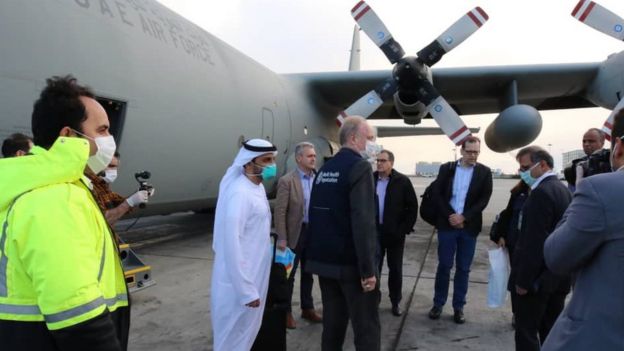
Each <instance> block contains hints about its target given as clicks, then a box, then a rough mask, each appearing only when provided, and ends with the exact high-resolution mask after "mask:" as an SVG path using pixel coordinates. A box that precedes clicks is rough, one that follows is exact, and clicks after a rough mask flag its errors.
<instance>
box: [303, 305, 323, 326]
mask: <svg viewBox="0 0 624 351" xmlns="http://www.w3.org/2000/svg"><path fill="white" fill-rule="evenodd" d="M301 318H303V319H307V320H309V321H310V322H312V323H321V322H322V321H323V317H321V316H320V315H319V314H318V313H316V311H315V310H314V309H313V308H309V309H305V310H301Z"/></svg>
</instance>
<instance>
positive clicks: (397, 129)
mask: <svg viewBox="0 0 624 351" xmlns="http://www.w3.org/2000/svg"><path fill="white" fill-rule="evenodd" d="M375 128H376V129H377V136H378V137H380V138H389V137H403V136H414V135H444V132H443V131H442V128H440V127H415V126H375ZM479 130H480V128H470V132H472V133H475V134H476V133H479Z"/></svg>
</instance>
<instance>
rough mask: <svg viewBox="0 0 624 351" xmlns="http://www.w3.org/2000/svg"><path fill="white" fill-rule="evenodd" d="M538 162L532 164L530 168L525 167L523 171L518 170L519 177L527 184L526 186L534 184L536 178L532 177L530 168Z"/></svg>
mask: <svg viewBox="0 0 624 351" xmlns="http://www.w3.org/2000/svg"><path fill="white" fill-rule="evenodd" d="M538 164H539V163H536V164H534V165H533V166H532V167H531V168H529V169H527V170H526V171H524V172H520V178H521V179H522V180H523V181H524V182H525V183H526V184H527V185H528V186H533V184H535V182H536V181H537V179H536V178H533V176H532V175H531V170H532V169H533V168H535V166H537V165H538Z"/></svg>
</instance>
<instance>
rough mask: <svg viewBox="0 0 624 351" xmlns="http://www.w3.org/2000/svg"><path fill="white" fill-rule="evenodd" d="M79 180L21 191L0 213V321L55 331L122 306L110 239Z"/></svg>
mask: <svg viewBox="0 0 624 351" xmlns="http://www.w3.org/2000/svg"><path fill="white" fill-rule="evenodd" d="M60 139H61V138H60ZM33 151H34V153H35V156H26V157H39V155H40V152H41V150H39V149H36V150H33ZM51 151H52V149H51ZM51 151H50V152H51ZM44 153H45V152H44ZM26 157H23V158H26ZM83 165H84V163H83ZM0 167H1V164H0ZM82 168H84V166H83V167H82ZM43 173H44V172H39V173H38V174H33V176H38V175H41V174H43ZM81 173H82V170H81ZM21 181H22V180H20V179H18V180H13V182H14V183H20V182H21ZM83 182H84V180H83V181H80V180H78V181H74V182H66V183H59V184H53V185H47V186H43V187H39V188H36V189H33V190H30V191H28V189H26V190H27V192H26V193H24V194H23V195H21V196H19V198H17V199H16V200H15V202H14V203H13V204H12V205H11V206H10V208H9V209H6V210H3V211H2V212H0V220H1V221H2V222H3V225H2V232H0V319H3V320H13V321H45V323H46V325H47V327H48V329H50V330H57V329H62V328H66V327H69V326H72V325H76V324H78V323H81V322H84V321H87V320H89V319H92V318H94V317H96V316H98V315H100V314H101V313H102V312H104V310H105V309H108V310H109V311H111V312H112V311H115V310H116V309H117V308H119V307H121V306H127V305H128V301H127V298H128V295H127V289H126V284H125V279H124V275H123V270H122V266H121V262H120V260H119V256H118V254H117V249H116V246H115V243H114V242H113V240H112V236H111V233H110V230H109V227H108V225H107V223H106V221H105V219H104V216H103V215H102V213H101V211H100V210H99V208H98V206H97V204H96V203H95V201H94V199H93V197H92V195H91V193H90V191H89V189H88V188H87V186H86V185H85V184H84V183H83Z"/></svg>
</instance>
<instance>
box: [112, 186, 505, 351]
mask: <svg viewBox="0 0 624 351" xmlns="http://www.w3.org/2000/svg"><path fill="white" fill-rule="evenodd" d="M430 180H431V179H422V178H417V179H415V180H413V182H414V183H415V188H416V191H417V193H418V194H422V192H423V190H424V187H425V186H426V184H428V182H429V181H430ZM514 183H515V181H495V184H494V194H493V197H492V200H491V202H490V205H489V206H488V208H487V209H486V211H485V213H484V223H485V224H487V225H485V227H484V230H483V232H482V233H481V235H480V236H479V237H478V243H477V251H476V254H475V259H474V262H473V265H472V271H471V273H470V284H469V290H468V296H467V305H466V306H465V310H464V311H465V315H466V319H467V322H466V323H465V324H463V325H458V324H455V323H454V322H453V319H452V308H450V307H448V306H447V308H446V309H445V310H444V312H443V315H442V317H441V318H440V319H439V320H436V321H432V320H430V319H429V318H428V317H427V313H428V311H429V309H430V308H431V305H432V299H433V285H434V278H435V270H436V266H437V255H436V252H437V251H436V250H437V237H436V234H435V231H434V230H433V228H432V227H431V226H429V225H428V224H426V223H425V222H423V221H422V220H420V219H419V221H418V222H417V225H416V231H415V233H413V234H411V235H409V236H407V239H406V247H405V254H404V260H403V262H404V267H403V301H402V302H401V305H402V308H403V309H404V311H405V313H404V314H403V316H401V317H395V316H393V315H392V314H391V312H390V307H391V305H390V301H389V298H388V289H387V270H386V268H385V267H384V270H383V272H382V277H381V292H382V300H381V304H380V308H379V314H380V318H381V328H382V330H381V332H382V334H381V335H382V350H436V351H439V350H513V349H514V343H513V329H512V328H511V308H510V304H509V301H507V305H506V306H504V307H502V308H500V309H490V308H488V307H487V305H486V295H487V276H488V269H489V266H488V259H487V249H488V248H491V247H492V246H491V245H492V244H491V243H489V239H488V237H487V233H488V231H489V224H490V223H491V222H492V220H493V218H494V216H495V214H496V213H497V212H498V211H500V210H501V209H502V207H504V206H505V205H506V201H507V197H508V189H510V188H511V186H513V184H514ZM133 221H134V220H125V221H122V222H120V224H119V225H118V226H117V229H118V230H120V231H121V235H122V237H123V238H124V240H126V241H127V242H129V243H130V244H131V245H132V247H134V248H135V251H136V252H137V253H138V254H139V256H140V257H141V259H142V260H143V261H145V262H146V263H147V264H149V265H150V266H152V276H153V277H154V279H155V280H156V283H157V284H156V285H155V286H153V287H150V288H147V289H145V290H142V291H139V292H137V293H135V294H133V296H132V324H131V331H130V333H131V334H130V346H129V349H130V350H140V351H142V350H145V351H159V350H163V351H165V350H167V351H168V350H212V332H211V324H210V310H209V305H210V286H209V285H210V277H211V273H212V264H213V253H212V249H211V247H212V233H211V232H212V223H213V215H211V214H192V213H182V214H175V215H169V216H155V217H148V218H142V219H140V220H139V221H138V222H137V223H136V224H135V225H134V226H133V227H132V228H131V229H130V230H128V231H124V229H125V228H126V227H127V226H129V225H130V224H132V222H133ZM298 278H299V275H298V274H297V281H296V282H295V289H296V290H295V292H294V294H293V312H294V315H295V318H296V321H297V329H294V330H288V336H287V338H288V349H289V350H320V340H321V332H322V325H321V324H313V323H309V322H307V321H306V320H303V319H301V318H300V314H299V311H300V309H299V292H298V286H299V282H298ZM313 296H314V302H315V306H316V308H317V309H318V310H320V311H322V307H323V306H322V302H321V298H320V290H319V288H318V281H317V280H316V279H315V284H314V289H313ZM450 296H452V284H451V289H450V291H449V301H450ZM352 340H353V336H352V333H351V330H350V328H349V331H348V333H347V337H346V339H345V345H344V350H354V347H353V342H352Z"/></svg>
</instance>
